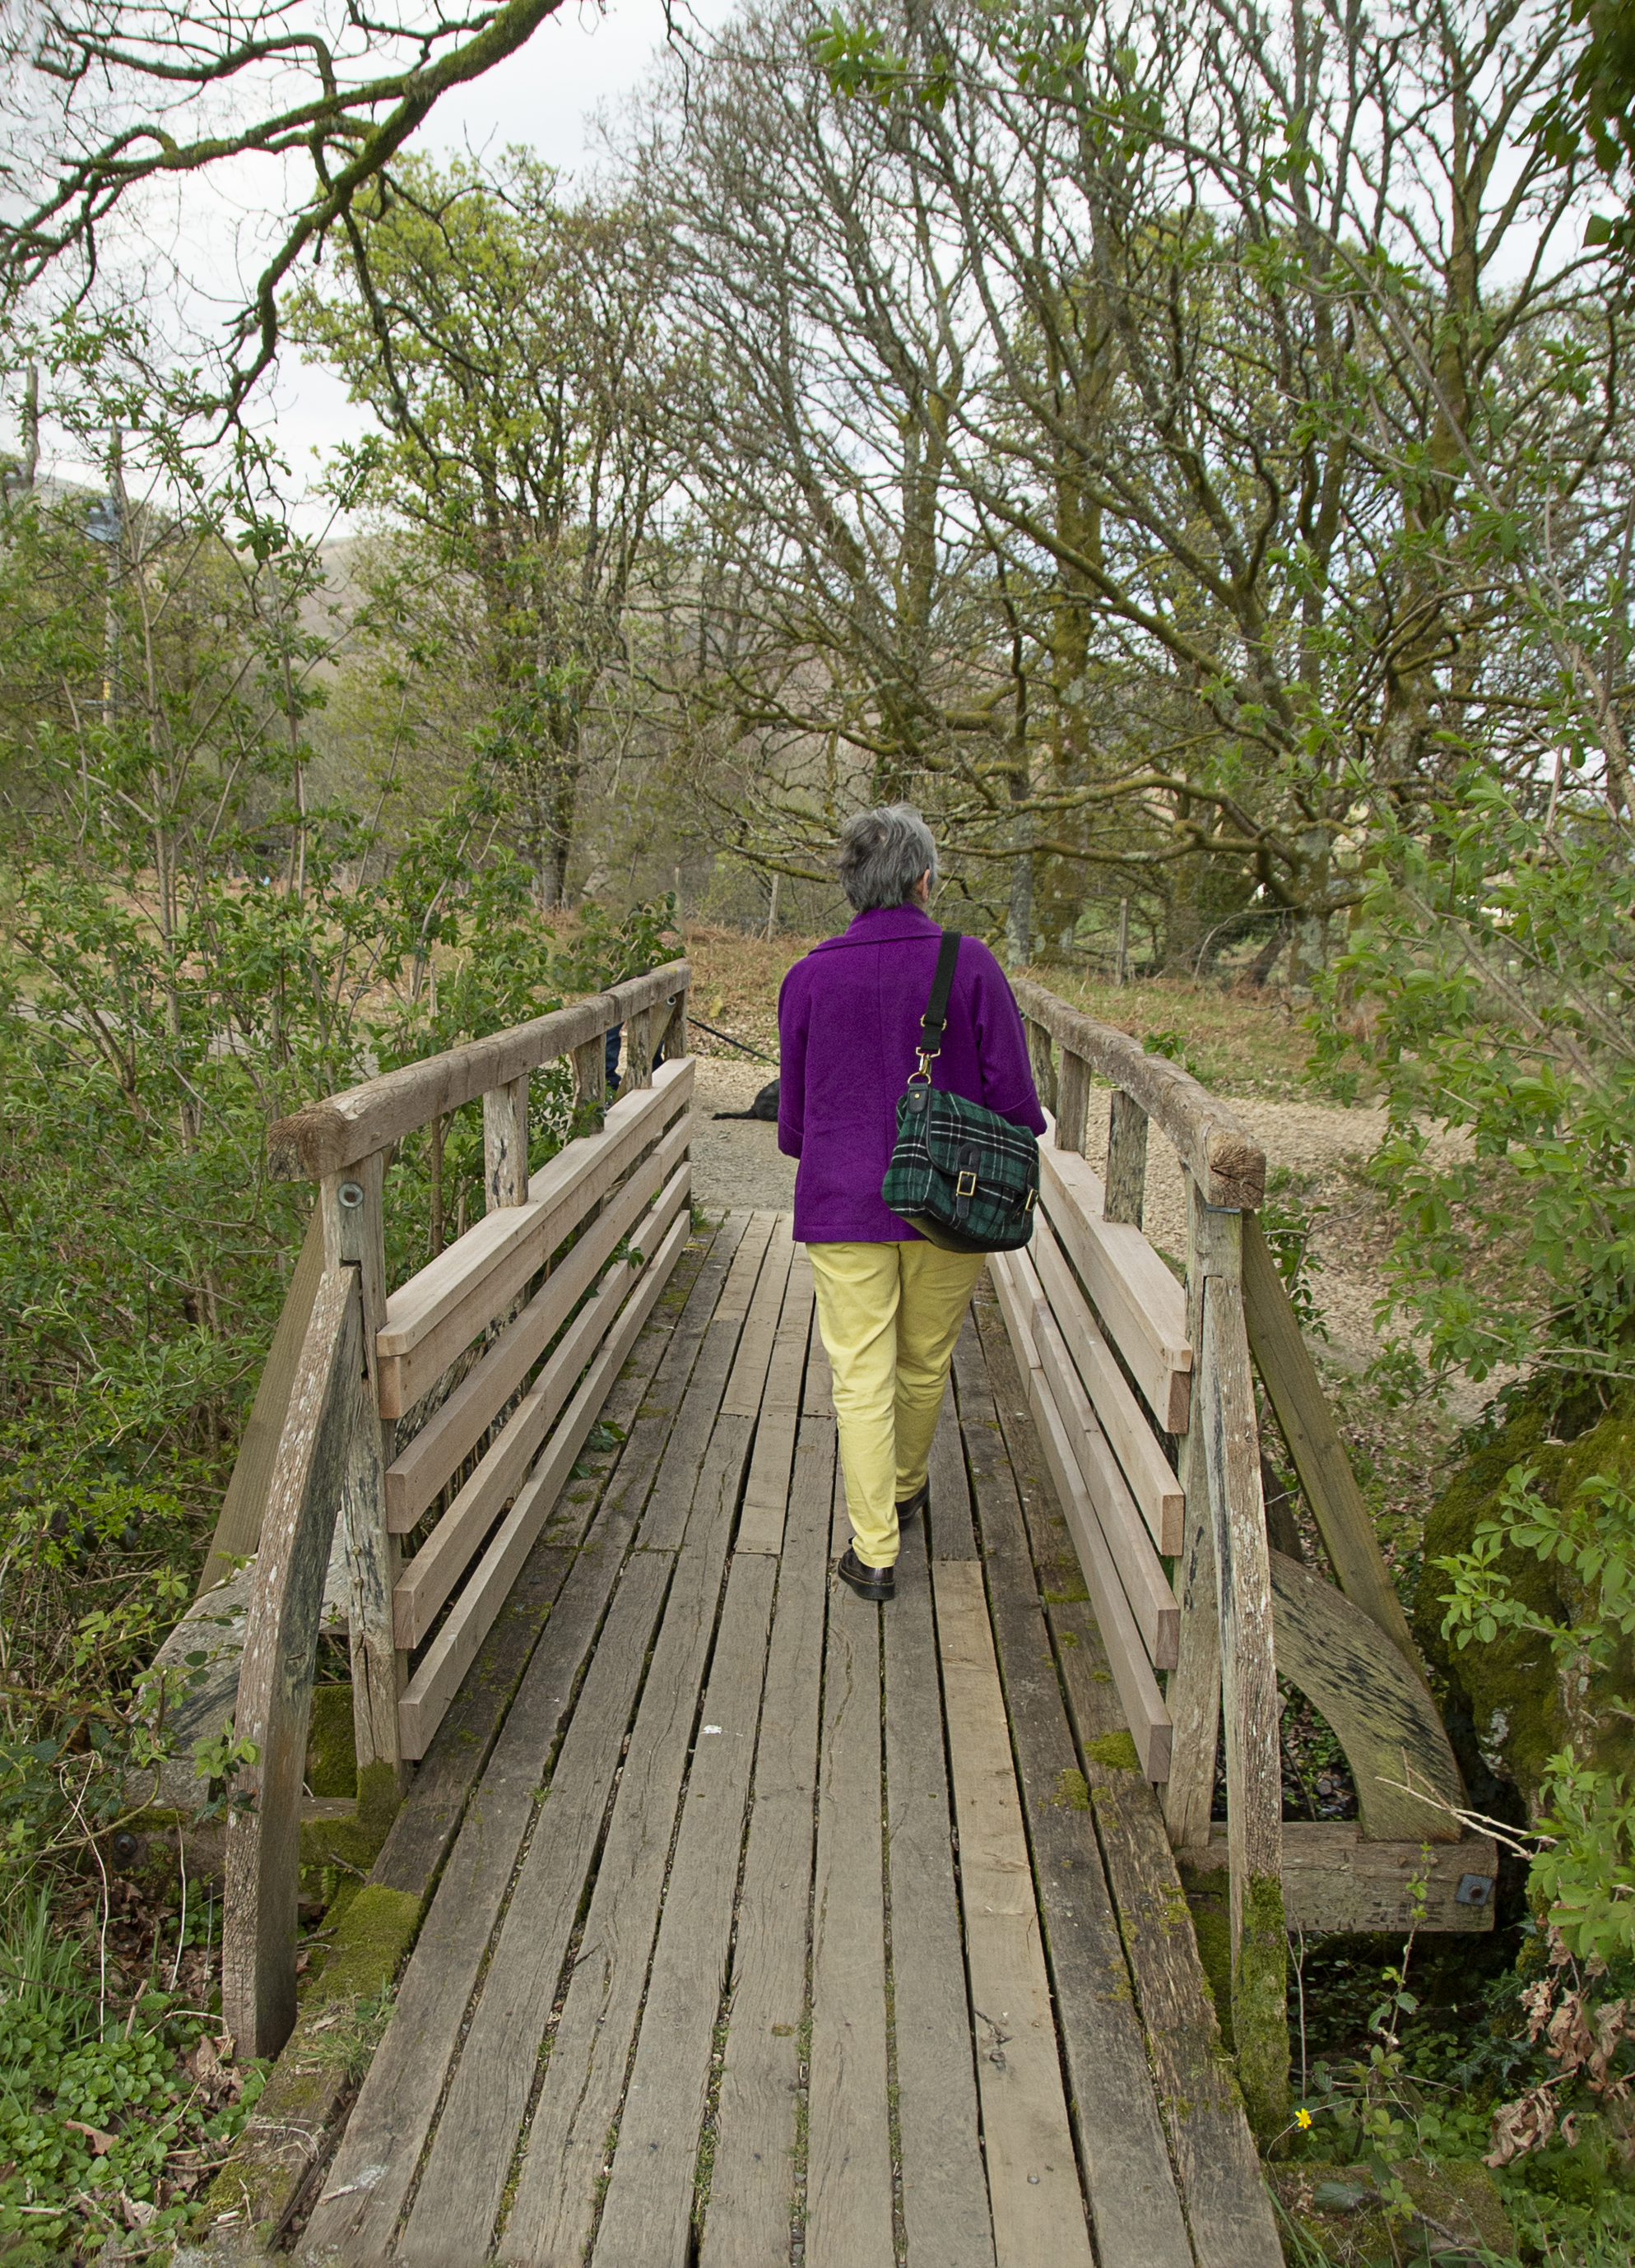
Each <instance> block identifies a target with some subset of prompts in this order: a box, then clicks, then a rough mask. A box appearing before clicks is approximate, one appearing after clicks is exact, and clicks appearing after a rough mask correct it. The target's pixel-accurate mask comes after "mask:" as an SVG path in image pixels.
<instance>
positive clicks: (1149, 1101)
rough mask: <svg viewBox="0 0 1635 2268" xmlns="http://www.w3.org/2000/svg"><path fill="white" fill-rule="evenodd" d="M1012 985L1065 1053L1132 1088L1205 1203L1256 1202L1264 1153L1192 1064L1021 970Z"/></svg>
mask: <svg viewBox="0 0 1635 2268" xmlns="http://www.w3.org/2000/svg"><path fill="white" fill-rule="evenodd" d="M1012 989H1013V990H1014V992H1015V994H1016V1005H1017V1006H1018V1007H1019V1008H1020V1010H1021V1012H1022V1013H1023V1015H1024V1016H1025V1017H1027V1020H1028V1021H1029V1022H1030V1023H1033V1024H1036V1025H1038V1026H1039V1027H1040V1028H1041V1029H1042V1031H1046V1032H1049V1035H1050V1037H1051V1038H1052V1039H1053V1040H1054V1041H1055V1042H1056V1043H1057V1046H1058V1047H1059V1048H1060V1049H1062V1050H1063V1053H1064V1055H1067V1056H1072V1057H1078V1059H1079V1061H1080V1062H1081V1063H1084V1064H1087V1065H1088V1066H1089V1068H1090V1069H1091V1070H1092V1071H1094V1073H1095V1074H1096V1076H1097V1078H1099V1079H1106V1080H1108V1082H1109V1084H1110V1085H1111V1086H1115V1087H1116V1088H1118V1089H1119V1090H1120V1091H1121V1092H1122V1093H1123V1094H1128V1095H1130V1096H1131V1098H1132V1099H1133V1100H1134V1101H1136V1102H1137V1103H1138V1104H1139V1105H1140V1107H1141V1108H1142V1109H1143V1110H1144V1111H1145V1113H1146V1115H1147V1116H1148V1117H1149V1118H1151V1119H1153V1120H1154V1121H1155V1122H1156V1123H1157V1124H1158V1126H1159V1128H1160V1131H1161V1132H1162V1133H1164V1134H1165V1135H1167V1137H1168V1138H1169V1140H1170V1141H1171V1142H1172V1143H1174V1145H1175V1148H1176V1150H1177V1151H1178V1152H1180V1155H1181V1161H1182V1164H1183V1165H1184V1166H1185V1167H1187V1169H1188V1171H1189V1173H1190V1174H1191V1175H1192V1177H1193V1179H1194V1180H1195V1181H1196V1182H1197V1185H1198V1188H1199V1189H1200V1190H1201V1191H1202V1193H1203V1197H1204V1204H1206V1205H1209V1206H1210V1207H1212V1209H1214V1210H1216V1211H1233V1212H1238V1211H1256V1210H1257V1209H1258V1207H1259V1205H1260V1204H1261V1202H1262V1200H1263V1197H1264V1196H1265V1193H1266V1153H1265V1152H1264V1151H1263V1149H1262V1148H1261V1146H1260V1145H1259V1143H1258V1142H1256V1139H1255V1138H1254V1136H1253V1135H1252V1134H1250V1132H1249V1131H1248V1128H1247V1127H1245V1126H1243V1125H1241V1123H1239V1121H1238V1120H1237V1119H1236V1118H1234V1116H1233V1114H1232V1112H1231V1111H1230V1110H1228V1109H1227V1108H1226V1105H1225V1104H1224V1103H1222V1102H1218V1101H1216V1099H1215V1097H1214V1096H1213V1095H1212V1094H1210V1092H1209V1090H1208V1089H1207V1088H1206V1087H1203V1086H1199V1084H1198V1082H1197V1079H1194V1078H1193V1076H1192V1074H1191V1073H1190V1071H1182V1068H1181V1066H1180V1064H1174V1063H1171V1062H1169V1061H1168V1059H1167V1057H1163V1056H1150V1055H1148V1053H1147V1052H1146V1050H1145V1048H1144V1047H1143V1046H1142V1045H1141V1042H1139V1041H1138V1040H1132V1039H1131V1036H1130V1035H1129V1033H1128V1032H1120V1031H1117V1030H1116V1029H1115V1028H1114V1027H1113V1026H1112V1025H1111V1024H1102V1023H1098V1021H1097V1020H1096V1019H1095V1018H1094V1016H1086V1015H1085V1014H1083V1013H1081V1012H1080V1011H1079V1009H1077V1008H1070V1007H1069V1006H1068V1005H1067V1003H1066V1002H1065V1001H1064V1000H1058V999H1057V997H1056V995H1055V993H1054V992H1047V991H1046V990H1045V989H1044V987H1043V985H1042V984H1035V983H1031V982H1030V981H1029V980H1028V979H1027V977H1018V978H1017V980H1016V982H1015V984H1014V985H1013V988H1012ZM1063 1115H1064V1116H1065V1115H1066V1111H1065V1105H1064V1112H1063Z"/></svg>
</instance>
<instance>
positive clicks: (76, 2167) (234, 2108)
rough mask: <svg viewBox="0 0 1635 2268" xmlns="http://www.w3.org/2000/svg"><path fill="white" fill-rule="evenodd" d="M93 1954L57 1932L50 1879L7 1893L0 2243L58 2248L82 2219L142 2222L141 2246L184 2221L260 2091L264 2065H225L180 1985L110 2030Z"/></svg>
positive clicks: (119, 2225)
mask: <svg viewBox="0 0 1635 2268" xmlns="http://www.w3.org/2000/svg"><path fill="white" fill-rule="evenodd" d="M87 1959H88V1955H87V1948H85V1946H83V1945H81V1944H80V1943H78V1942H77V1941H76V1940H73V1939H71V1938H69V1937H67V1936H64V1935H63V1934H62V1933H58V1932H57V1931H55V1929H54V1927H53V1923H52V1913H51V1904H50V1900H49V1897H48V1893H47V1891H46V1890H45V1889H43V1888H40V1887H37V1888H35V1889H33V1890H31V1891H29V1892H27V1893H17V1894H14V1895H13V1896H12V1898H11V1903H10V1905H9V1908H8V1909H7V1910H6V1911H5V1912H4V1915H3V1916H0V2250H9V2249H10V2246H11V2244H15V2243H17V2242H19V2241H20V2240H21V2239H22V2238H23V2237H25V2236H28V2237H31V2238H32V2239H33V2241H34V2242H36V2243H37V2244H41V2245H44V2246H47V2247H53V2248H54V2247H55V2246H57V2245H58V2244H61V2243H64V2242H68V2241H69V2240H70V2238H71V2237H72V2236H73V2235H82V2236H83V2235H85V2231H86V2224H87V2222H88V2223H89V2224H90V2228H91V2230H92V2231H93V2232H97V2233H98V2234H99V2235H100V2234H101V2233H106V2232H107V2231H108V2230H111V2229H120V2230H123V2229H125V2228H136V2227H139V2228H142V2230H143V2231H144V2242H146V2243H152V2242H158V2241H159V2240H161V2239H162V2238H164V2237H165V2236H166V2235H170V2234H173V2233H174V2232H176V2231H178V2230H180V2228H181V2227H182V2225H183V2224H184V2223H185V2221H186V2220H187V2217H188V2195H189V2193H190V2191H192V2190H193V2189H194V2188H195V2186H196V2184H197V2183H198V2182H199V2181H200V2180H201V2179H202V2177H203V2175H204V2174H205V2173H207V2172H208V2171H209V2169H210V2166H211V2165H212V2164H213V2163H214V2162H216V2161H219V2159H220V2158H221V2157H223V2156H224V2155H225V2153H226V2150H227V2147H228V2146H229V2145H230V2143H231V2142H232V2139H233V2137H234V2136H235V2135H236V2134H237V2133H239V2132H240V2130H241V2129H242V2127H243V2125H244V2124H245V2121H246V2119H247V2117H248V2114H249V2112H250V2110H251V2109H252V2107H253V2106H254V2102H255V2100H256V2097H257V2095H258V2094H259V2092H260V2088H261V2075H260V2073H257V2072H255V2071H254V2069H252V2070H251V2071H249V2072H248V2073H228V2072H227V2071H226V2070H225V2068H224V2067H223V2066H221V2064H220V2062H219V2060H218V2059H217V2057H216V2052H215V2047H214V2043H212V2042H211V2041H210V2030H211V2027H210V2021H209V2020H208V2019H207V2018H205V2017H203V2016H202V2015H200V2014H197V2013H195V2012H194V2011H192V2010H189V2009H188V2008H186V2007H184V2006H183V2005H182V2003H181V2001H180V1999H178V1998H177V1996H175V1995H173V1994H171V1993H166V1992H160V1991H157V1990H151V1991H149V1992H146V1993H144V1994H143V1995H142V1996H141V1997H140V1998H139V1999H138V2000H137V2001H136V2003H135V2005H134V2006H133V2007H132V2009H131V2012H130V2014H129V2019H128V2020H124V2021H120V2022H118V2023H111V2024H109V2025H108V2026H107V2029H104V2028H103V2023H102V2019H101V2016H100V2014H99V1999H98V1994H97V1992H96V1989H95V1985H94V1982H93V1980H92V1976H91V1975H90V1974H89V1973H88V1970H87ZM202 2042H203V2043H205V2044H204V2046H203V2049H201V2043H202ZM188 2058H192V2059H193V2064H194V2066H195V2067H193V2068H189V2067H188V2060H187V2059H188ZM8 2240H10V2242H9V2243H8V2242H7V2241H8Z"/></svg>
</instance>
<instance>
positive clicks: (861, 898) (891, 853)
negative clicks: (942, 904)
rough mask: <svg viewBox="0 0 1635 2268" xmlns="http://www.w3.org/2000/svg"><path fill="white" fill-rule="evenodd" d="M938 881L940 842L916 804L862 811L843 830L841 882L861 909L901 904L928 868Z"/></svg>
mask: <svg viewBox="0 0 1635 2268" xmlns="http://www.w3.org/2000/svg"><path fill="white" fill-rule="evenodd" d="M927 868H929V869H930V871H931V879H932V887H933V888H934V887H936V881H937V846H936V844H935V843H933V842H932V839H931V829H930V828H929V827H927V826H926V824H925V821H924V820H923V819H922V818H921V817H920V815H919V814H918V812H917V811H916V810H915V808H914V806H913V805H912V804H911V803H887V804H884V805H882V806H881V807H880V809H879V810H878V811H858V812H854V813H853V814H852V815H851V818H850V819H849V820H847V821H846V823H845V825H844V826H843V828H841V830H840V862H839V869H838V871H839V874H840V887H841V888H842V889H843V891H844V892H845V894H846V895H847V897H848V898H850V899H851V903H852V905H853V906H854V907H855V908H856V909H857V911H858V913H860V914H866V913H870V912H872V911H873V909H874V908H875V907H877V906H900V905H901V904H902V902H903V901H904V899H905V898H906V897H907V896H908V895H909V893H910V890H911V889H912V888H913V887H914V885H915V884H916V882H917V881H918V880H919V878H920V876H921V875H922V874H923V873H925V871H926V869H927Z"/></svg>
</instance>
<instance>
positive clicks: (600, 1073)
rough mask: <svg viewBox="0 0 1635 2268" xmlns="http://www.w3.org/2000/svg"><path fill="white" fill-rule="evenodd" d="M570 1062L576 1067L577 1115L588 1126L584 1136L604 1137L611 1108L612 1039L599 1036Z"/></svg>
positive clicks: (586, 1044) (575, 1100) (574, 1104)
mask: <svg viewBox="0 0 1635 2268" xmlns="http://www.w3.org/2000/svg"><path fill="white" fill-rule="evenodd" d="M570 1061H571V1063H572V1064H573V1115H574V1117H575V1118H576V1119H582V1120H585V1121H586V1122H587V1123H585V1124H583V1125H582V1126H581V1127H580V1131H581V1133H585V1134H600V1132H601V1126H602V1120H603V1118H604V1116H606V1114H607V1108H608V1035H607V1034H606V1032H598V1034H597V1035H596V1037H595V1038H594V1039H593V1040H587V1041H586V1043H585V1045H584V1046H583V1047H582V1048H575V1049H574V1050H573V1052H572V1055H571V1057H570Z"/></svg>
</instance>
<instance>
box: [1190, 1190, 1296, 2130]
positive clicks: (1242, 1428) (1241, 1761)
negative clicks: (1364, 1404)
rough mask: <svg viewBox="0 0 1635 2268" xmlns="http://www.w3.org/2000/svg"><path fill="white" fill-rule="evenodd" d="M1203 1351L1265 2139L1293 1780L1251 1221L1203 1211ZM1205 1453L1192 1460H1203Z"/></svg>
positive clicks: (1256, 2108) (1242, 1923) (1249, 2038)
mask: <svg viewBox="0 0 1635 2268" xmlns="http://www.w3.org/2000/svg"><path fill="white" fill-rule="evenodd" d="M1199 1211H1200V1213H1201V1214H1202V1230H1201V1233H1200V1236H1199V1240H1198V1241H1199V1245H1200V1250H1201V1255H1202V1258H1203V1263H1204V1317H1203V1342H1202V1345H1201V1347H1200V1349H1199V1362H1198V1385H1197V1402H1196V1404H1195V1410H1196V1415H1195V1417H1194V1418H1193V1426H1192V1430H1193V1432H1194V1433H1195V1434H1197V1435H1199V1436H1201V1447H1202V1449H1203V1453H1204V1469H1205V1474H1206V1476H1207V1481H1208V1490H1209V1509H1210V1524H1211V1527H1212V1531H1213V1537H1214V1546H1215V1584H1216V1595H1217V1599H1218V1601H1219V1616H1220V1675H1221V1707H1222V1713H1223V1716H1224V1719H1225V1729H1226V1845H1227V1853H1228V1859H1229V1863H1230V1867H1231V1881H1232V1896H1231V1909H1232V2029H1233V2037H1234V2044H1235V2046H1236V2050H1237V2058H1238V2083H1239V2085H1240V2086H1241V2088H1242V2090H1243V2099H1244V2102H1245V2105H1246V2107H1247V2109H1248V2114H1249V2119H1250V2123H1251V2124H1253V2126H1254V2127H1255V2129H1256V2132H1257V2133H1259V2134H1260V2135H1262V2136H1263V2138H1264V2137H1270V2135H1272V2134H1274V2133H1276V2132H1278V2131H1280V2129H1281V2128H1282V2126H1283V2124H1284V2122H1285V2117H1286V2115H1287V2110H1288V2095H1289V2026H1288V2008H1287V1982H1288V1980H1287V1970H1288V1940H1287V1937H1286V1934H1285V1925H1284V1911H1283V1827H1282V1817H1283V1773H1282V1765H1281V1758H1280V1756H1279V1752H1278V1675H1277V1667H1276V1662H1275V1660H1274V1656H1273V1646H1272V1612H1271V1569H1270V1561H1269V1559H1268V1557H1267V1547H1266V1514H1265V1508H1264V1506H1263V1503H1262V1500H1261V1485H1260V1434H1259V1429H1258V1426H1257V1425H1256V1417H1255V1381H1254V1373H1253V1372H1252V1371H1251V1369H1250V1366H1249V1346H1248V1330H1247V1329H1246V1327H1245V1323H1244V1319H1243V1276H1242V1269H1243V1217H1242V1215H1241V1213H1234V1212H1209V1211H1204V1208H1202V1207H1200V1208H1199ZM1196 1454H1197V1451H1196V1449H1195V1451H1194V1455H1195V1457H1196Z"/></svg>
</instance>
